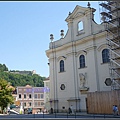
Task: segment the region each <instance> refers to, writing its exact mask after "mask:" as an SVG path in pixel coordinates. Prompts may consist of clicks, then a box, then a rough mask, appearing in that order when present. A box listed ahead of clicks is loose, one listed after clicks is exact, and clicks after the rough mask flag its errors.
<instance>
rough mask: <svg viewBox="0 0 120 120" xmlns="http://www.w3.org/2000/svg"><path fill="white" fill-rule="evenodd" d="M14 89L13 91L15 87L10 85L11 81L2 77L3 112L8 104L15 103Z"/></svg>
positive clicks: (1, 97)
mask: <svg viewBox="0 0 120 120" xmlns="http://www.w3.org/2000/svg"><path fill="white" fill-rule="evenodd" d="M12 91H13V88H12V87H10V83H9V82H7V81H6V80H4V79H2V78H0V107H1V110H2V113H3V110H4V108H6V107H7V106H8V104H13V103H14V98H13V96H12Z"/></svg>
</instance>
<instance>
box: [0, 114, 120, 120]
mask: <svg viewBox="0 0 120 120" xmlns="http://www.w3.org/2000/svg"><path fill="white" fill-rule="evenodd" d="M6 118H7V119H28V118H29V119H62V120H63V119H99V118H100V119H102V118H103V119H107V118H109V119H120V116H113V115H92V114H89V115H88V114H87V115H68V114H66V115H65V114H64V115H63V114H11V115H0V119H2V120H3V119H6Z"/></svg>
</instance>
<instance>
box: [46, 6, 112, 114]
mask: <svg viewBox="0 0 120 120" xmlns="http://www.w3.org/2000/svg"><path fill="white" fill-rule="evenodd" d="M94 12H95V9H94V8H91V7H90V6H88V7H81V6H78V5H77V6H76V7H75V8H74V10H73V12H72V13H69V15H68V17H67V18H66V19H65V21H66V22H67V24H68V31H67V33H66V35H65V36H64V30H61V38H60V39H59V40H57V41H53V38H54V36H53V35H52V34H51V35H50V39H51V42H50V43H49V49H48V50H46V55H47V57H48V60H49V73H50V76H49V79H50V100H49V102H50V107H51V108H53V110H54V111H56V112H58V111H59V112H62V111H63V112H64V111H67V110H68V108H69V107H70V106H71V105H72V106H73V109H74V111H86V110H87V105H86V100H87V93H88V92H95V91H96V92H97V91H109V90H111V87H110V86H107V85H106V84H105V80H106V79H107V78H110V75H109V50H108V49H107V45H106V43H107V42H106V32H105V30H104V26H105V23H101V24H97V23H96V22H95V21H94Z"/></svg>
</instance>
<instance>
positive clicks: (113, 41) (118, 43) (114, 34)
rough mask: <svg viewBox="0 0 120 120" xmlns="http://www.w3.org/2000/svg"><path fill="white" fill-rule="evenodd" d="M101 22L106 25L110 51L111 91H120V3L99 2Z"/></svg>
mask: <svg viewBox="0 0 120 120" xmlns="http://www.w3.org/2000/svg"><path fill="white" fill-rule="evenodd" d="M99 5H100V8H101V11H100V14H101V20H102V22H104V23H105V31H106V33H107V34H106V40H107V46H108V49H109V59H110V63H109V70H110V76H111V81H112V84H111V89H112V90H117V89H120V2H119V1H101V2H99Z"/></svg>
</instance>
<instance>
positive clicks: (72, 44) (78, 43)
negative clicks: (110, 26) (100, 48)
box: [46, 31, 106, 57]
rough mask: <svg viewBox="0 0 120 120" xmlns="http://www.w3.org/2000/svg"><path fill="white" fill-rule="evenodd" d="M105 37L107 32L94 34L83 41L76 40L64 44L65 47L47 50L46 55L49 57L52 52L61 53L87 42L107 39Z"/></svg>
mask: <svg viewBox="0 0 120 120" xmlns="http://www.w3.org/2000/svg"><path fill="white" fill-rule="evenodd" d="M105 35H106V32H105V31H104V32H100V33H96V34H93V35H89V36H86V37H84V38H82V39H78V40H75V41H73V42H69V43H66V44H63V45H61V46H59V47H56V48H53V49H49V50H46V55H47V57H49V54H51V53H52V52H55V51H56V52H57V51H61V50H64V49H67V48H69V47H71V46H73V47H74V46H78V45H80V44H84V43H86V42H90V41H93V40H95V39H98V38H101V37H104V38H105Z"/></svg>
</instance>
